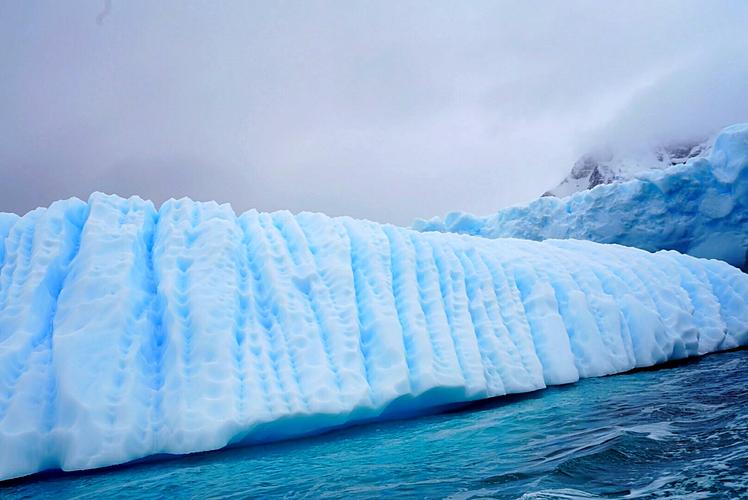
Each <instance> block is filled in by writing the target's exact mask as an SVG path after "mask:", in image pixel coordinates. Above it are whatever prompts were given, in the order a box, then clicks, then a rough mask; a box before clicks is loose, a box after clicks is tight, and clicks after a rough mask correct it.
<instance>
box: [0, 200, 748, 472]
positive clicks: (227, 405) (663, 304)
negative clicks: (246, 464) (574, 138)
mask: <svg viewBox="0 0 748 500" xmlns="http://www.w3.org/2000/svg"><path fill="white" fill-rule="evenodd" d="M0 249H2V250H0V266H1V268H0V478H3V479H8V478H13V477H19V476H22V475H27V474H31V473H34V472H37V471H41V470H46V469H56V468H61V469H63V470H78V469H89V468H95V467H101V466H106V465H113V464H118V463H124V462H128V461H131V460H135V459H139V458H143V457H147V456H152V455H157V454H164V453H171V454H179V453H189V452H195V451H205V450H212V449H218V448H221V447H224V446H226V445H229V444H237V443H245V442H247V443H249V442H258V441H269V440H274V439H281V438H286V437H290V436H295V435H300V434H305V433H311V432H318V431H321V430H324V429H328V428H331V427H335V426H340V425H344V424H346V423H351V422H355V421H362V420H367V419H375V418H380V417H382V416H385V417H396V416H401V415H406V414H411V413H418V412H425V411H428V410H429V409H433V408H436V407H439V406H441V405H445V404H450V403H459V402H465V401H471V400H476V399H481V398H488V397H492V396H498V395H503V394H508V393H520V392H527V391H532V390H536V389H540V388H543V387H545V386H547V385H554V384H563V383H569V382H574V381H576V380H578V379H579V378H582V377H594V376H600V375H606V374H613V373H618V372H623V371H627V370H630V369H632V368H635V367H646V366H652V365H655V364H657V363H662V362H665V361H668V360H671V359H679V358H684V357H688V356H694V355H699V354H704V353H707V352H712V351H717V350H723V349H729V348H733V347H737V346H740V345H745V344H746V343H748V275H746V274H743V273H741V272H740V271H739V270H737V269H735V268H733V267H731V266H730V265H728V264H726V263H724V262H719V261H707V260H700V259H696V258H693V257H690V256H685V255H681V254H679V253H676V252H659V253H656V254H650V253H648V252H645V251H642V250H636V249H632V248H626V247H621V246H617V245H601V244H597V243H591V242H582V241H575V240H564V241H559V240H548V241H544V242H534V241H524V240H514V239H495V240H491V239H483V238H478V237H472V236H464V235H458V234H442V233H421V232H417V231H412V230H409V229H403V228H397V227H394V226H389V225H380V224H376V223H372V222H367V221H358V220H354V219H350V218H329V217H326V216H324V215H320V214H308V213H303V214H299V215H296V216H293V215H291V214H290V213H288V212H278V213H273V214H264V213H258V212H255V211H250V212H247V213H244V214H242V215H240V216H238V217H237V216H236V215H235V214H234V212H233V211H232V210H231V208H230V206H228V205H218V204H216V203H196V202H192V201H191V200H186V199H183V200H179V201H174V200H172V201H169V202H167V203H165V204H164V205H163V206H162V207H161V208H160V209H159V210H158V211H157V210H155V209H154V207H153V204H152V203H150V202H147V201H143V200H141V199H139V198H136V197H135V198H130V199H127V200H126V199H122V198H119V197H116V196H106V195H101V194H95V195H93V196H92V197H91V198H90V199H89V201H88V202H87V203H86V202H83V201H80V200H77V199H71V200H66V201H61V202H57V203H54V204H53V205H52V206H50V207H49V208H48V209H37V210H35V211H32V212H30V213H29V214H27V215H25V216H24V217H22V218H17V217H14V216H3V217H0Z"/></svg>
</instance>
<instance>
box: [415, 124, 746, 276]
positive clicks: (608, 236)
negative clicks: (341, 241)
mask: <svg viewBox="0 0 748 500" xmlns="http://www.w3.org/2000/svg"><path fill="white" fill-rule="evenodd" d="M414 227H415V228H416V229H419V230H421V231H444V232H457V233H465V234H472V235H478V236H483V237H488V238H503V237H516V238H526V239H531V240H544V239H548V238H575V239H583V240H591V241H597V242H600V243H619V244H622V245H626V246H634V247H638V248H643V249H645V250H650V251H655V250H661V249H669V250H678V251H680V252H683V253H688V254H690V255H694V256H696V257H707V258H716V259H721V260H724V261H726V262H728V263H730V264H732V265H734V266H738V267H743V268H744V269H748V124H739V125H733V126H731V127H728V128H726V129H724V130H723V131H722V132H721V133H720V134H719V135H718V136H717V138H716V140H715V143H714V147H713V148H712V150H711V153H710V155H709V157H708V158H707V157H697V158H693V159H690V160H689V161H688V162H687V163H686V164H684V165H676V166H671V167H669V168H666V169H664V170H651V171H647V172H644V173H641V174H639V177H638V178H636V179H634V180H630V181H626V182H617V183H614V184H606V185H599V186H597V187H595V188H594V189H591V190H589V191H581V192H579V193H576V194H573V195H571V196H569V197H567V198H563V199H558V198H555V197H550V196H548V197H543V198H539V199H537V200H535V201H533V202H531V203H529V204H527V205H524V206H515V207H509V208H506V209H504V210H501V211H499V212H498V213H496V214H493V215H488V216H474V215H470V214H465V213H459V212H456V213H451V214H448V215H447V216H446V218H445V219H444V220H442V219H440V218H434V219H432V220H429V221H424V220H420V221H416V223H415V225H414Z"/></svg>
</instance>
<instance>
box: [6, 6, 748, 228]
mask: <svg viewBox="0 0 748 500" xmlns="http://www.w3.org/2000/svg"><path fill="white" fill-rule="evenodd" d="M107 11H108V14H106V15H105V19H104V20H103V22H99V23H98V24H97V16H101V13H102V12H107ZM746 25H748V4H746V3H744V2H729V1H724V2H697V1H687V2H681V1H678V2H676V1H661V2H643V1H640V2H612V1H610V2H583V1H579V2H565V3H555V2H472V3H461V2H460V3H458V2H404V3H400V2H397V3H396V2H386V3H383V2H363V1H358V2H343V1H326V2H244V1H234V2H231V1H227V2H209V1H176V0H164V1H161V2H150V1H145V0H128V1H117V0H114V1H113V2H112V3H111V7H110V8H109V6H108V4H107V2H102V1H96V0H82V1H80V2H70V3H65V4H63V3H60V2H54V1H51V0H30V1H28V2H15V3H11V2H3V3H2V4H0V110H2V115H1V116H2V118H0V179H2V181H1V182H0V210H6V211H15V212H24V211H26V210H28V209H30V208H33V207H35V206H37V205H46V204H48V203H50V202H51V201H53V200H55V199H58V198H61V197H66V196H71V195H77V196H82V197H85V196H87V195H88V193H90V192H91V191H93V190H106V191H110V192H118V193H121V194H133V193H138V194H140V195H141V196H144V197H149V198H153V199H154V201H156V202H161V201H163V200H164V199H166V198H168V197H171V196H182V195H189V196H191V197H193V198H196V199H217V200H219V201H229V202H231V203H232V204H233V205H234V207H235V208H236V209H237V210H246V209H248V208H252V207H254V208H258V209H260V210H275V209H282V208H287V209H290V210H293V211H301V210H313V211H324V212H327V213H330V214H333V215H337V214H350V215H353V216H356V217H366V218H370V219H374V220H380V221H392V222H396V223H409V222H410V221H411V220H412V219H413V218H414V217H429V216H432V215H439V214H443V213H444V212H447V211H450V210H458V209H459V210H468V211H472V212H476V213H487V212H491V211H494V210H496V209H498V208H500V207H503V206H506V205H509V204H513V203H518V202H522V201H526V200H529V199H531V198H533V197H535V196H537V195H539V194H540V193H542V192H543V191H544V190H546V189H547V188H548V187H549V186H553V185H555V184H556V183H557V182H558V180H559V179H560V178H561V177H563V176H564V175H565V174H566V173H567V171H568V169H569V167H570V165H571V163H572V162H573V160H574V159H575V157H576V155H579V154H581V153H583V152H584V151H585V149H587V148H590V147H595V146H598V145H600V144H603V143H605V144H611V145H614V146H616V147H620V148H629V147H635V146H636V144H638V143H642V142H652V141H660V140H669V139H677V138H679V137H681V136H693V135H700V134H707V133H710V132H712V131H713V130H714V129H716V128H719V127H721V126H724V125H726V124H728V123H730V122H734V121H740V120H748V99H746V97H748V96H746V94H747V93H748V92H747V91H746V88H748V74H747V73H748V72H747V71H746V68H748V50H746V42H747V41H748V35H746V34H745V29H744V27H745V26H746Z"/></svg>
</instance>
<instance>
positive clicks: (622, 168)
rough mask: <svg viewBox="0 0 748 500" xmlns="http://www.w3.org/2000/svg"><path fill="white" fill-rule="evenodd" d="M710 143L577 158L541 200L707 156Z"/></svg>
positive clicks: (606, 153)
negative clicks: (567, 171)
mask: <svg viewBox="0 0 748 500" xmlns="http://www.w3.org/2000/svg"><path fill="white" fill-rule="evenodd" d="M712 143H713V140H712V139H706V140H703V141H685V142H677V143H672V144H668V145H664V146H659V147H657V148H654V149H651V150H649V151H643V152H639V153H629V154H621V153H617V154H616V153H613V152H611V151H610V150H609V149H604V150H601V151H596V152H594V153H588V154H585V155H583V156H582V157H581V158H579V159H578V160H577V161H576V163H574V166H573V167H572V169H571V172H570V173H569V175H567V176H566V178H564V180H563V181H561V183H560V184H559V185H558V186H556V187H555V188H553V189H551V190H549V191H546V192H545V193H543V196H556V197H558V198H563V197H566V196H569V195H571V194H573V193H576V192H579V191H584V190H586V189H592V188H593V187H595V186H599V185H600V184H611V183H613V182H619V181H626V180H630V179H633V178H634V177H635V176H636V174H638V173H641V172H643V171H646V170H662V169H664V168H667V167H672V166H673V165H680V164H683V163H686V162H687V161H688V160H690V159H691V158H696V157H699V156H708V155H709V152H710V150H711V147H712Z"/></svg>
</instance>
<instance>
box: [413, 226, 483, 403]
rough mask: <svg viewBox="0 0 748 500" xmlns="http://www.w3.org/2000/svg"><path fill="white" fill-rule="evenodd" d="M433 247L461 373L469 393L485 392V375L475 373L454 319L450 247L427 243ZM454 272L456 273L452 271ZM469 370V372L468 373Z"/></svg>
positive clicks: (461, 331)
mask: <svg viewBox="0 0 748 500" xmlns="http://www.w3.org/2000/svg"><path fill="white" fill-rule="evenodd" d="M427 243H428V244H429V245H430V246H431V252H432V255H433V257H434V262H435V263H436V268H437V271H438V273H439V289H440V291H441V293H440V295H441V300H442V306H443V307H444V311H445V313H446V315H447V323H448V324H449V332H450V335H451V337H452V345H453V346H454V349H455V352H456V353H457V361H458V363H459V365H460V371H461V372H462V375H463V377H464V378H465V381H466V385H467V387H466V389H467V392H468V393H471V392H473V391H475V392H478V391H483V390H484V389H485V387H486V380H485V374H484V373H483V371H482V370H481V372H480V376H479V375H478V374H477V373H475V370H474V368H473V366H472V363H470V359H469V357H468V353H467V352H466V349H465V346H464V345H463V343H462V340H461V339H463V330H459V329H458V328H459V326H460V325H459V324H458V321H457V319H456V318H455V317H454V313H455V300H454V291H453V288H454V285H453V283H452V278H451V277H450V267H449V266H448V263H447V262H446V257H445V255H444V253H443V252H444V251H451V249H450V248H449V247H448V246H446V245H445V246H443V247H439V246H437V245H432V244H431V241H428V242H427ZM452 272H454V271H452ZM468 368H469V371H468Z"/></svg>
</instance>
